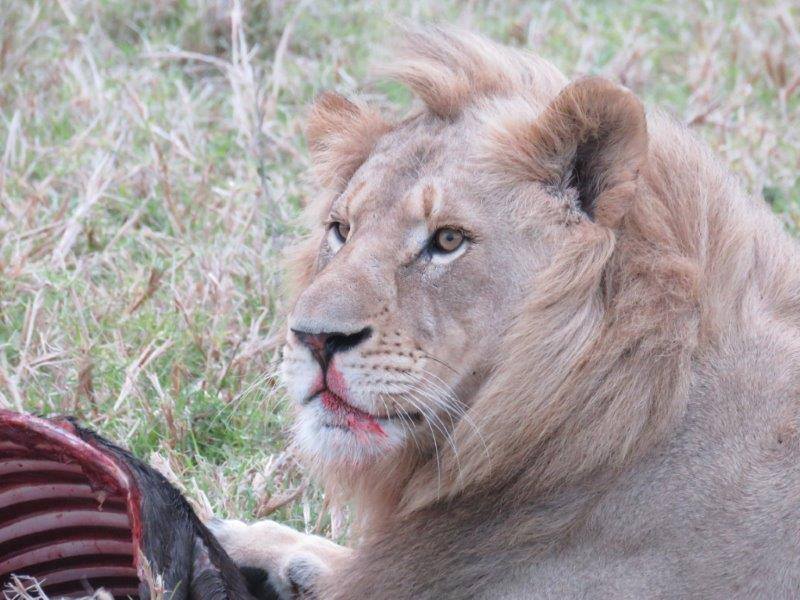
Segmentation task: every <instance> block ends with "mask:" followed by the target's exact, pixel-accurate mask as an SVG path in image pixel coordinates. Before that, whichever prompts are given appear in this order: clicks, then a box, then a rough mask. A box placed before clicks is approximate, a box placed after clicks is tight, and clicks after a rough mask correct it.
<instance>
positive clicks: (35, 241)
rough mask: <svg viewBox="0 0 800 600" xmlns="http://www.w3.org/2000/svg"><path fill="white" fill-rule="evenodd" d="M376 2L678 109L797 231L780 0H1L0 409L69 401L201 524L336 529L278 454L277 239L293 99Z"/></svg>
mask: <svg viewBox="0 0 800 600" xmlns="http://www.w3.org/2000/svg"><path fill="white" fill-rule="evenodd" d="M395 18H410V19H413V20H421V21H435V22H448V23H456V24H460V25H463V26H466V27H469V28H473V29H477V30H480V31H483V32H485V33H487V34H489V35H491V36H492V37H494V38H496V39H499V40H502V41H504V42H506V43H509V44H513V45H519V46H525V47H529V48H532V49H534V50H536V51H537V52H539V53H540V54H542V55H544V56H545V57H547V58H549V59H551V60H552V61H554V62H555V63H556V64H557V65H558V66H559V67H561V68H562V69H563V70H564V71H565V72H566V73H568V74H570V75H571V76H578V75H582V74H589V73H593V74H604V75H606V76H608V77H611V78H613V79H615V80H618V81H621V82H622V83H624V84H625V85H627V86H629V87H630V88H631V89H633V90H634V91H635V92H636V93H637V94H639V95H640V96H641V97H643V98H644V99H645V100H646V101H647V102H648V103H649V104H651V105H660V106H662V107H664V108H665V109H667V110H668V111H670V112H672V113H673V114H674V115H675V117H676V118H677V119H679V120H681V121H684V122H686V123H687V124H688V125H689V126H690V127H692V128H693V129H695V130H696V131H697V133H698V134H699V135H701V136H702V137H704V138H706V139H707V140H708V142H709V143H710V144H711V145H712V146H713V147H714V148H715V149H716V150H717V151H718V153H719V154H720V155H721V157H722V159H723V161H725V162H726V163H727V164H729V165H730V166H731V167H732V168H733V169H734V170H735V171H736V173H738V174H739V176H740V177H741V178H742V180H743V182H744V184H745V185H746V186H747V187H748V188H749V189H750V190H751V191H752V192H753V194H754V195H755V196H756V197H763V198H764V199H765V200H766V201H767V202H769V203H770V204H771V205H772V206H773V208H774V210H775V211H776V212H777V213H779V215H780V216H781V218H782V219H784V220H785V222H786V224H787V227H789V228H792V229H795V230H796V229H798V228H800V177H799V176H798V173H800V168H799V167H800V118H798V117H800V28H799V27H800V26H799V25H798V23H800V9H798V5H797V4H796V3H794V2H792V1H791V0H785V1H776V2H758V3H756V2H744V3H742V2H736V1H733V0H731V1H727V2H712V1H708V2H700V1H694V0H677V1H675V2H671V3H668V4H662V3H651V2H647V1H645V0H634V1H631V2H628V3H616V2H613V3H612V2H595V1H592V0H586V1H578V0H572V1H566V2H559V3H553V2H542V3H533V2H520V1H516V0H512V1H509V0H490V1H476V2H461V1H459V0H438V1H436V2H430V3H425V2H421V1H413V2H400V1H394V0H382V1H378V2H375V1H372V0H357V1H353V2H340V1H336V0H318V1H315V2H310V1H300V2H296V1H292V0H273V1H272V2H268V1H266V0H242V1H241V3H240V2H238V1H233V2H227V1H225V0H154V1H152V2H128V1H125V0H51V1H48V2H45V1H40V2H30V1H24V0H7V1H6V2H4V4H3V10H2V11H0V406H6V407H12V408H17V409H25V410H29V411H33V412H37V413H44V414H54V413H73V414H75V415H77V416H78V417H79V418H80V419H82V420H83V421H85V422H86V423H87V424H89V425H91V426H92V427H95V428H96V429H98V430H99V431H100V432H102V433H103V434H104V435H106V436H108V437H110V438H111V439H114V440H117V441H119V442H120V443H122V444H124V445H126V446H128V447H130V448H131V449H132V450H133V452H135V453H136V454H137V455H139V456H140V457H142V458H144V459H146V460H148V461H150V463H151V464H153V465H154V466H156V467H157V468H159V469H160V470H161V471H162V472H164V473H166V474H167V475H168V476H169V477H170V478H171V479H172V480H173V481H174V482H175V483H176V484H177V485H179V486H180V487H181V488H182V489H183V490H184V491H185V492H186V493H187V495H188V496H189V497H190V498H191V499H192V500H193V502H194V503H195V505H196V506H197V507H198V510H199V511H200V512H201V514H203V515H209V514H211V513H215V514H218V515H221V516H228V517H237V518H244V519H251V518H260V517H264V516H266V515H268V514H270V515H271V516H272V518H277V519H280V520H282V521H284V522H289V523H291V524H292V525H294V526H296V527H299V528H301V529H306V530H309V531H311V530H315V531H319V532H323V533H325V534H327V535H331V536H333V537H334V538H338V537H340V536H341V535H342V534H343V532H344V530H345V528H344V525H345V523H346V520H347V519H346V513H345V512H344V510H343V509H342V508H341V507H331V506H326V505H325V503H324V499H323V496H322V494H321V492H320V491H319V490H318V489H316V488H314V487H313V486H311V485H308V484H307V482H306V481H305V479H304V474H303V472H302V469H301V468H300V467H299V466H298V465H297V464H296V462H295V461H294V460H293V458H292V456H291V452H290V451H287V449H286V448H287V440H286V430H287V425H288V419H289V412H290V411H289V410H288V407H287V406H286V403H284V402H282V399H283V397H282V394H281V391H280V389H279V388H278V384H277V381H276V378H275V376H274V373H275V367H276V360H277V358H278V353H279V349H280V345H281V339H282V331H281V328H282V323H281V315H282V313H283V312H284V310H285V308H286V306H285V301H284V299H283V298H282V297H281V294H280V279H281V273H280V268H279V256H280V252H281V249H282V248H283V247H284V246H285V245H286V244H287V243H288V242H289V241H290V240H291V238H292V237H294V236H296V235H297V234H298V233H300V232H299V231H298V226H297V225H296V223H295V219H294V217H296V215H297V214H298V212H299V210H300V207H301V205H302V204H303V202H304V199H305V198H308V197H311V196H313V194H314V191H313V186H312V185H311V184H310V183H309V181H308V179H307V177H306V176H305V175H304V173H305V172H306V170H307V167H308V164H307V163H308V158H307V152H306V149H305V145H304V140H303V135H302V129H303V114H304V111H305V109H306V107H307V106H308V104H309V102H310V101H311V100H312V99H313V97H314V96H315V94H317V93H318V92H319V91H321V90H323V89H335V90H338V91H340V92H343V93H346V94H352V93H355V92H356V91H358V92H359V93H360V94H361V95H362V96H364V97H366V98H367V99H368V100H370V101H372V102H375V103H378V104H380V105H382V106H384V107H385V108H386V109H387V110H391V111H395V112H402V110H403V109H404V107H406V106H407V105H408V104H409V102H410V101H411V99H410V97H409V95H408V94H407V92H405V91H404V90H403V89H401V88H400V87H398V86H396V85H394V84H387V83H385V82H381V81H378V80H376V79H375V78H373V77H372V76H371V75H370V70H369V64H370V60H371V59H377V60H378V61H379V60H380V59H381V57H385V56H387V54H388V53H389V50H388V48H387V39H390V38H391V35H392V33H393V31H394V29H395V23H396V21H395Z"/></svg>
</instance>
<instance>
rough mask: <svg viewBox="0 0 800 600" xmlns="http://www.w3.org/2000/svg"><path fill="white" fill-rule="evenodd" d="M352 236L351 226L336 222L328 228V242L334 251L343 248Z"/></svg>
mask: <svg viewBox="0 0 800 600" xmlns="http://www.w3.org/2000/svg"><path fill="white" fill-rule="evenodd" d="M349 235H350V225H348V224H347V223H342V222H340V221H334V222H333V223H331V224H330V226H329V228H328V242H329V243H330V245H331V247H332V248H333V249H334V250H338V249H339V248H341V247H342V246H343V245H344V243H345V242H346V241H347V238H348V236H349Z"/></svg>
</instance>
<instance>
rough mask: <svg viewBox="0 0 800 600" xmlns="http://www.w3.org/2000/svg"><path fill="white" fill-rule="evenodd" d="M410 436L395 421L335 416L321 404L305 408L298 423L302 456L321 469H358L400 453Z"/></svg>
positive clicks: (295, 428)
mask: <svg viewBox="0 0 800 600" xmlns="http://www.w3.org/2000/svg"><path fill="white" fill-rule="evenodd" d="M407 436H408V433H407V432H406V431H405V430H404V428H403V427H402V426H401V425H400V424H398V423H396V422H395V421H394V420H393V419H382V418H374V419H371V420H369V421H368V422H367V421H364V420H362V419H357V418H348V415H337V414H331V412H330V411H329V410H327V409H326V408H325V407H324V406H323V404H322V403H321V402H314V403H312V404H309V405H306V406H303V407H302V408H301V410H300V412H299V414H298V415H297V418H296V419H295V425H294V439H295V444H296V445H297V447H298V449H299V450H300V452H301V453H302V454H303V455H304V456H305V457H307V458H308V459H310V460H311V461H313V462H314V463H316V464H318V465H335V466H337V467H346V468H350V469H357V468H363V467H367V466H369V465H371V464H374V463H376V462H378V461H381V460H383V459H385V458H386V457H387V456H389V455H391V454H393V453H395V452H398V451H400V450H401V449H402V448H403V447H404V445H405V443H406V441H407V439H406V438H407Z"/></svg>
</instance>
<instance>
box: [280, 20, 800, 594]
mask: <svg viewBox="0 0 800 600" xmlns="http://www.w3.org/2000/svg"><path fill="white" fill-rule="evenodd" d="M407 39H408V40H409V41H408V43H407V44H406V45H405V47H404V48H405V53H404V54H403V55H402V56H401V57H400V58H399V60H398V61H397V63H396V64H394V65H393V66H391V67H389V68H387V71H388V72H390V73H392V74H393V76H394V77H396V78H397V79H398V80H400V81H402V82H404V83H405V84H407V85H408V86H409V87H410V88H411V89H412V90H413V91H414V92H415V93H416V94H417V95H418V96H419V97H420V98H421V99H422V100H423V101H424V103H425V105H426V107H427V111H428V114H427V116H426V115H425V114H422V115H421V116H419V117H418V120H419V119H428V121H425V122H426V123H427V122H430V123H434V122H437V121H436V120H437V119H438V120H439V121H440V122H441V123H440V125H437V127H441V128H443V129H437V130H436V131H437V132H436V133H432V134H431V135H432V138H431V139H432V140H435V139H437V138H436V136H440V135H445V134H444V133H439V132H440V131H441V132H445V131H446V128H447V127H457V126H458V124H459V123H463V122H469V123H472V124H477V125H476V126H479V127H480V133H479V134H476V135H475V137H474V138H472V139H473V145H472V146H471V147H470V149H469V155H470V156H471V160H472V161H474V162H472V163H470V165H471V168H472V169H473V171H474V173H475V175H474V178H475V181H474V182H473V183H474V185H475V188H474V189H478V190H483V192H484V193H485V194H486V198H488V199H489V200H490V201H491V202H494V203H495V204H496V206H497V209H496V210H498V211H499V210H504V209H501V207H504V206H507V205H510V206H511V208H510V209H509V210H511V211H513V214H514V215H515V218H516V219H517V220H518V222H519V224H520V225H519V226H520V227H521V228H522V227H527V226H536V227H539V228H540V229H541V232H542V233H541V235H542V239H544V240H549V241H548V242H547V247H548V248H550V252H549V254H548V255H547V256H543V257H540V258H541V260H540V262H539V263H537V264H538V265H539V266H536V267H531V271H532V275H531V280H530V281H527V282H525V290H526V292H525V294H524V301H523V302H522V304H521V305H520V306H519V307H517V310H516V311H515V316H514V318H513V319H512V320H511V322H510V323H509V325H508V331H507V333H506V334H505V335H504V336H503V341H502V345H501V348H502V350H501V356H500V358H499V360H498V362H497V364H496V365H494V367H493V369H492V374H491V376H488V375H487V376H486V377H485V378H483V379H480V380H479V381H477V382H476V384H475V385H474V390H473V394H474V395H473V396H471V397H470V400H469V404H470V405H469V409H468V411H467V413H466V415H465V417H464V418H462V419H460V420H458V421H457V422H455V424H454V426H453V430H452V442H453V443H452V444H449V445H444V446H443V447H439V448H437V452H436V456H435V457H434V456H433V455H432V454H431V452H430V449H427V451H423V452H420V451H415V450H414V448H413V447H409V448H408V449H406V451H405V452H404V453H402V454H401V455H399V456H398V455H395V456H392V458H391V462H377V463H376V464H375V465H373V466H372V468H369V469H366V470H363V469H362V470H359V471H358V472H349V471H348V470H347V467H346V465H341V464H340V465H325V464H317V465H315V468H316V469H317V470H318V472H319V474H320V476H321V477H322V478H323V480H324V481H326V482H328V483H329V484H330V485H332V486H336V487H338V488H339V492H340V493H344V494H345V495H347V496H348V497H349V498H350V499H351V500H354V501H355V502H356V504H357V505H358V509H359V513H358V515H357V519H358V523H360V525H361V528H360V529H359V531H360V534H361V539H360V540H359V545H358V547H357V548H356V549H355V553H354V555H353V557H352V559H350V560H349V561H348V563H347V566H342V567H340V568H338V569H336V571H335V572H334V573H332V574H331V575H330V576H328V577H321V580H320V582H319V584H318V587H317V592H318V594H319V596H320V597H322V598H326V599H327V598H342V599H345V598H443V597H447V598H473V597H508V598H513V597H624V598H641V597H659V598H662V597H663V598H667V597H669V598H672V597H698V598H700V597H702V598H709V597H719V598H723V597H725V598H728V597H791V591H792V590H794V592H797V593H799V594H800V559H799V558H798V557H800V537H799V536H798V533H799V530H798V526H797V524H796V523H797V522H798V521H797V520H798V519H800V500H798V497H800V496H798V495H799V494H800V468H798V464H800V460H798V459H800V442H798V434H797V431H798V427H799V426H800V418H799V417H798V415H799V414H800V250H798V245H797V243H796V242H795V241H794V240H793V239H791V238H790V237H789V236H788V235H787V234H786V233H785V232H784V231H783V229H782V227H781V225H780V223H779V222H778V221H777V219H775V218H774V217H773V216H772V215H771V214H770V213H769V211H768V209H767V208H766V207H765V206H763V205H762V204H761V203H759V202H757V201H755V200H753V199H751V198H749V197H748V196H747V195H746V194H745V193H744V192H743V191H742V190H741V188H740V185H739V183H738V182H737V181H736V180H735V179H734V178H733V177H732V176H731V175H730V174H729V173H728V171H727V170H726V169H725V168H724V167H723V166H721V165H720V164H719V163H718V162H717V160H716V159H715V158H714V156H713V155H712V154H711V152H710V151H709V150H708V148H707V147H706V146H705V145H704V144H703V143H702V142H701V141H699V140H698V139H696V138H695V136H694V135H692V134H691V133H690V132H688V131H687V130H685V129H684V128H683V127H682V126H681V125H679V124H677V123H675V122H673V121H672V120H671V119H669V118H668V117H665V116H664V115H662V114H660V113H658V112H650V113H648V114H647V115H645V113H644V111H643V109H642V107H641V104H640V103H639V102H638V100H636V99H635V97H634V96H633V95H632V94H630V92H627V91H625V90H623V89H621V88H619V87H618V86H615V85H613V84H611V83H609V82H605V81H602V80H593V79H590V80H584V81H578V82H575V83H572V84H569V85H567V83H566V80H565V79H564V78H563V76H561V75H560V74H559V73H558V72H557V71H556V70H555V69H554V68H553V67H552V66H550V65H549V64H547V63H545V62H544V61H542V60H541V59H538V58H531V57H527V56H525V55H522V54H521V53H519V52H517V51H512V50H508V49H504V48H502V47H499V46H496V45H494V44H491V43H490V42H487V41H486V40H483V39H481V38H477V37H474V36H469V35H467V34H464V33H463V32H459V33H453V32H447V31H441V30H435V29H434V30H425V31H415V32H412V33H411V34H409V37H408V38H407ZM317 110H318V112H317V116H316V117H315V118H316V119H317V120H321V121H322V122H332V121H334V120H335V119H336V118H338V117H337V115H340V114H341V107H340V106H338V105H337V103H336V102H333V103H331V102H327V101H326V102H324V103H323V105H321V106H319V107H318V109H317ZM346 112H347V113H348V114H355V113H353V112H352V111H349V109H348V110H347V111H346ZM325 115H329V116H325ZM368 121H369V123H372V124H370V125H367V124H366V123H365V124H363V125H362V126H356V127H352V126H351V127H349V130H351V131H354V132H356V133H357V135H356V138H357V141H353V147H358V148H361V149H367V148H370V149H374V148H376V146H377V145H379V144H380V143H381V139H382V138H383V137H384V136H386V135H387V134H388V133H389V132H390V131H401V130H402V128H403V127H407V126H410V125H407V124H406V122H404V123H400V124H397V125H395V126H393V129H391V130H390V129H389V128H388V126H385V125H382V126H380V127H375V126H374V123H376V122H377V121H375V120H374V119H373V118H371V117H370V118H369V119H368ZM414 122H417V121H414ZM470 126H471V127H472V125H470ZM317 130H318V131H319V133H317V135H316V137H317V138H318V139H320V140H324V138H325V137H326V136H333V139H337V140H339V141H338V142H337V143H342V142H341V139H343V137H344V136H346V135H347V132H345V131H343V130H342V129H338V130H334V128H333V127H331V128H328V129H325V128H321V129H320V128H317ZM398 135H399V134H398ZM370 136H372V137H370ZM316 143H318V144H320V145H321V147H324V148H331V149H333V148H334V145H333V144H331V143H327V142H324V141H318V142H316ZM345 154H346V159H345V160H343V161H341V162H339V161H336V160H334V159H332V158H326V159H325V161H324V163H325V168H326V169H329V172H328V174H327V175H326V176H325V177H323V178H322V181H323V183H326V185H328V187H329V188H332V189H331V190H330V194H331V196H330V197H331V198H332V197H333V196H335V195H337V194H338V193H340V192H341V189H342V187H341V185H340V184H339V183H336V184H334V183H333V182H340V181H341V180H344V179H347V178H349V177H350V176H352V175H353V173H354V172H356V171H357V170H358V168H359V167H360V166H361V162H363V161H364V160H366V158H367V155H368V154H369V151H367V153H366V154H364V155H363V156H362V157H361V159H358V160H357V159H356V158H355V156H356V154H357V153H355V152H351V151H348V152H346V153H345ZM362 154H363V153H362ZM444 160H446V159H444ZM357 162H358V164H356V163H357ZM337 164H338V165H339V166H337ZM365 168H366V167H365ZM543 194H547V198H549V200H547V201H546V202H545V203H549V208H547V209H545V208H542V202H543V198H544V196H543ZM586 199H589V200H590V202H589V203H586V202H585V200H586ZM554 206H555V207H560V208H558V210H556V209H555V208H553V207H554ZM316 210H317V211H318V215H319V214H321V213H320V212H319V211H322V212H324V211H325V210H327V208H319V207H317V208H316ZM559 211H560V212H559ZM579 214H580V215H582V216H577V215H579ZM315 218H316V219H319V218H320V217H319V216H317V217H315ZM320 236H321V234H320V233H319V231H317V232H316V233H314V234H313V235H312V238H311V239H310V241H307V242H305V244H304V245H302V246H300V247H299V250H298V251H297V254H296V260H295V263H294V264H295V266H294V267H293V275H294V276H295V278H296V283H295V286H296V287H295V289H296V290H297V291H298V293H299V292H302V291H303V290H305V289H307V288H309V286H311V285H312V283H313V282H314V280H315V278H316V277H318V270H319V265H318V264H317V250H318V247H319V244H320ZM544 243H545V242H543V244H544ZM323 273H324V271H323ZM712 440H713V443H712V442H711V441H712ZM709 444H710V445H709ZM723 450H725V451H723ZM775 486H779V487H778V488H777V489H776V488H775ZM650 494H652V495H653V497H650ZM678 499H680V501H681V502H682V503H684V504H683V505H680V506H675V505H673V502H678ZM615 511H618V512H615ZM731 523H737V524H736V525H733V524H731ZM684 525H686V527H687V529H686V530H685V531H684V530H683V527H684ZM773 534H774V535H773ZM681 536H683V537H681ZM771 536H772V537H771ZM766 539H773V540H774V545H773V546H772V547H767V546H765V545H764V544H766V542H765V541H764V540H766ZM681 540H683V541H681ZM787 549H790V550H787ZM593 594H599V596H597V595H595V596H593Z"/></svg>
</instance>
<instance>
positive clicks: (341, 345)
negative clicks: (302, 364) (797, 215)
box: [292, 327, 372, 369]
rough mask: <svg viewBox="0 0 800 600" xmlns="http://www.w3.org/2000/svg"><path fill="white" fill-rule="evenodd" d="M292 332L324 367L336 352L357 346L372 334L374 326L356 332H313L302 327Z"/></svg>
mask: <svg viewBox="0 0 800 600" xmlns="http://www.w3.org/2000/svg"><path fill="white" fill-rule="evenodd" d="M292 333H294V334H295V335H296V336H297V339H298V340H300V343H301V344H303V345H304V346H305V347H306V348H308V349H309V350H311V352H312V354H314V357H315V358H316V359H317V361H318V362H319V364H320V366H322V368H323V369H324V368H325V367H326V366H327V365H328V362H329V361H330V359H331V357H332V356H333V355H334V354H336V353H337V352H344V351H345V350H350V348H355V347H356V346H358V345H359V344H360V343H361V342H363V341H364V340H366V339H367V338H368V337H369V336H370V335H372V328H371V327H365V328H364V329H362V330H361V331H358V332H356V333H341V332H339V331H322V332H320V333H312V332H310V331H303V330H302V329H292Z"/></svg>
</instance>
